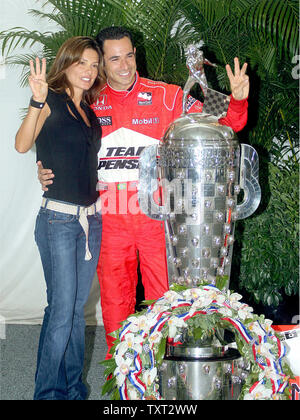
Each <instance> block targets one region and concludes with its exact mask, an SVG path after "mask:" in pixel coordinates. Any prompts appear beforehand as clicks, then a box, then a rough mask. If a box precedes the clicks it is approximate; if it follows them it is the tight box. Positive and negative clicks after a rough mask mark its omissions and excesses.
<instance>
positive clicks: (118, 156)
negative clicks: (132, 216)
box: [98, 127, 159, 183]
mask: <svg viewBox="0 0 300 420" xmlns="http://www.w3.org/2000/svg"><path fill="white" fill-rule="evenodd" d="M158 143H159V140H157V139H154V138H153V137H150V136H147V135H145V134H142V133H139V132H137V131H134V130H130V129H128V128H125V127H121V128H119V129H118V130H116V131H113V132H112V133H109V134H108V135H107V136H104V137H103V138H102V143H101V149H100V151H99V154H98V158H99V160H98V162H99V163H98V178H99V181H100V182H118V183H119V182H128V181H137V180H138V179H139V158H140V155H141V153H142V152H143V150H144V149H145V147H147V146H151V145H153V144H158Z"/></svg>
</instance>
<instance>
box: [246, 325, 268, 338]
mask: <svg viewBox="0 0 300 420" xmlns="http://www.w3.org/2000/svg"><path fill="white" fill-rule="evenodd" d="M248 329H249V331H250V332H252V333H254V334H256V335H258V336H261V337H262V336H264V335H265V331H264V330H263V329H262V327H261V326H260V324H259V322H257V321H255V322H251V323H250V324H248Z"/></svg>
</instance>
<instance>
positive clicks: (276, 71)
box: [0, 0, 300, 306]
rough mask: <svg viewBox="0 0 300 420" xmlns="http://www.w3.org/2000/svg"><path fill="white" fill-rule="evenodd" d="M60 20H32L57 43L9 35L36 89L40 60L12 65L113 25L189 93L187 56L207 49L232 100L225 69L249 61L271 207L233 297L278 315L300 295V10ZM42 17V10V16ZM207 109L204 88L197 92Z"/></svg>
mask: <svg viewBox="0 0 300 420" xmlns="http://www.w3.org/2000/svg"><path fill="white" fill-rule="evenodd" d="M39 3H43V4H47V5H50V6H52V7H53V10H52V11H51V13H45V12H43V11H41V10H31V11H29V13H32V14H34V15H36V16H38V17H40V18H41V20H43V19H44V20H50V21H54V22H56V23H57V24H58V25H59V27H60V30H58V31H57V32H56V33H43V32H39V31H29V30H27V29H26V28H20V27H16V28H10V29H7V30H6V31H3V32H2V33H0V40H1V43H2V54H5V56H8V57H9V58H8V60H7V61H8V63H10V64H14V65H21V66H23V70H24V71H23V74H22V79H21V81H20V83H21V85H24V84H26V80H27V76H28V71H29V67H28V61H29V59H30V58H33V54H32V55H30V54H27V55H18V56H16V55H12V53H13V51H14V50H15V48H16V47H18V46H19V47H20V46H22V47H25V46H27V47H28V46H29V47H32V46H33V45H35V44H37V45H39V46H40V49H41V56H44V57H46V58H47V62H48V65H50V64H51V62H52V60H53V58H54V56H55V55H56V52H57V50H58V48H59V46H60V45H61V43H62V42H63V41H64V40H65V39H67V38H69V37H71V36H74V35H90V36H95V35H96V34H97V33H98V32H99V30H100V29H102V28H103V27H106V26H110V25H113V24H114V25H124V26H127V27H128V28H129V29H130V30H132V32H133V33H134V36H135V42H136V46H137V52H138V53H137V62H138V69H139V72H140V74H141V75H142V76H147V77H150V78H152V79H155V80H164V81H166V82H172V83H176V84H179V85H181V86H183V85H184V83H185V81H186V79H187V75H188V74H187V68H186V65H185V56H184V47H186V46H187V45H189V44H190V43H195V42H198V41H200V40H203V41H204V42H205V45H204V48H203V49H204V53H205V56H206V57H207V58H208V59H210V60H211V61H212V62H215V63H217V64H218V67H217V69H212V68H207V78H208V81H209V84H210V86H211V87H212V88H214V89H216V90H219V91H222V92H225V93H226V92H227V93H228V91H229V84H228V80H227V76H226V72H225V69H224V66H225V64H226V63H230V64H232V63H233V58H234V57H235V56H238V57H239V58H240V61H241V62H244V61H247V62H248V63H249V66H248V74H249V76H250V82H251V91H250V96H249V122H248V125H247V127H246V128H245V129H244V130H243V131H242V132H241V133H239V135H238V136H239V139H240V141H241V142H243V143H249V144H251V145H252V146H254V147H255V148H256V150H257V151H258V153H259V156H260V184H261V187H262V197H263V198H262V202H261V204H260V206H259V208H258V210H257V211H256V213H255V214H254V215H253V216H251V217H249V218H248V219H246V220H244V221H239V222H238V223H237V225H236V243H235V250H234V261H233V267H232V275H231V281H232V283H231V285H232V286H231V287H234V288H238V289H240V290H241V293H243V292H246V293H247V294H248V297H249V299H250V300H253V302H258V303H261V304H263V305H267V306H278V305H279V303H280V301H282V299H285V297H286V296H295V295H297V294H298V287H299V283H298V281H299V219H298V212H299V164H298V162H299V106H298V104H299V75H300V68H299V51H298V49H299V2H298V0H155V1H149V0H123V1H118V0H102V1H101V0H72V1H69V0H49V1H40V0H39ZM40 9H41V7H40ZM192 93H193V95H194V96H195V97H198V98H200V99H201V95H200V92H199V90H197V88H196V89H195V91H193V92H192Z"/></svg>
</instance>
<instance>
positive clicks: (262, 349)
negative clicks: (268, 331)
mask: <svg viewBox="0 0 300 420" xmlns="http://www.w3.org/2000/svg"><path fill="white" fill-rule="evenodd" d="M272 347H273V346H272V344H269V343H263V342H262V343H260V344H259V345H258V346H256V351H257V354H259V355H261V356H264V357H268V358H273V359H274V356H273V355H272V353H271V352H270V350H271V348H272Z"/></svg>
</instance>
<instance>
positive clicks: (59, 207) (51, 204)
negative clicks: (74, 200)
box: [42, 197, 101, 261]
mask: <svg viewBox="0 0 300 420" xmlns="http://www.w3.org/2000/svg"><path fill="white" fill-rule="evenodd" d="M42 207H43V208H45V209H48V210H53V211H58V212H59V213H66V214H72V215H74V216H79V220H78V221H79V223H80V225H81V227H82V229H83V231H84V233H85V237H86V241H85V257H84V259H85V260H86V261H89V260H91V259H92V254H91V253H90V250H89V222H88V220H87V216H93V215H94V214H96V213H97V212H99V211H100V210H101V200H100V197H99V198H98V200H97V201H96V202H95V203H94V204H92V205H90V206H89V207H84V206H76V204H66V203H61V202H59V201H54V200H49V199H48V198H43V199H42Z"/></svg>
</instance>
